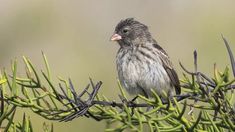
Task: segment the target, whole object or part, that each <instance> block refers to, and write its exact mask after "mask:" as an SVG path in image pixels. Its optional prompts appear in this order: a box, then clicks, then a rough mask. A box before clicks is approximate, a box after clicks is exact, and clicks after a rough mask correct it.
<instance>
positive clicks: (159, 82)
mask: <svg viewBox="0 0 235 132" xmlns="http://www.w3.org/2000/svg"><path fill="white" fill-rule="evenodd" d="M111 40H112V41H116V42H117V43H118V44H119V46H120V48H119V50H118V52H117V55H116V65H117V72H118V77H119V81H120V83H121V86H122V87H124V88H125V89H126V90H127V91H128V93H130V94H131V95H138V94H140V95H144V96H145V97H147V98H151V97H153V93H152V92H151V89H153V90H154V91H155V92H156V93H157V94H158V95H159V96H160V97H161V98H167V97H166V96H164V93H163V91H165V93H167V96H169V97H170V96H172V95H173V94H174V90H173V89H174V88H175V94H177V95H178V94H180V92H181V89H180V82H179V78H178V76H177V73H176V72H175V70H174V68H173V66H172V63H171V61H170V59H169V57H168V55H167V53H166V52H165V51H164V50H163V49H162V47H160V46H159V45H158V43H157V42H156V41H155V40H154V39H153V38H152V36H151V34H150V32H149V30H148V27H147V26H146V25H144V24H142V23H140V22H138V21H136V20H135V19H133V18H127V19H125V20H121V21H120V22H119V23H118V24H117V26H116V28H115V31H114V34H113V35H112V37H111Z"/></svg>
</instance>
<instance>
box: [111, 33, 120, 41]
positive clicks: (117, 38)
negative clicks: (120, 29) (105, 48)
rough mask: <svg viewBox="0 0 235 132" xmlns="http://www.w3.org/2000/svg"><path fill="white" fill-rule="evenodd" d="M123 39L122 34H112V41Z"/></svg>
mask: <svg viewBox="0 0 235 132" xmlns="http://www.w3.org/2000/svg"><path fill="white" fill-rule="evenodd" d="M121 39H122V36H120V35H119V34H117V33H115V34H113V35H112V37H111V39H110V40H111V41H118V40H121Z"/></svg>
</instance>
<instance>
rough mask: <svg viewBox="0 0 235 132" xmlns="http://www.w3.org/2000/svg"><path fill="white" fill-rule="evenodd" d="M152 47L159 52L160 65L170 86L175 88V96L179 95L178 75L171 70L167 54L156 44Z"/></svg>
mask: <svg viewBox="0 0 235 132" xmlns="http://www.w3.org/2000/svg"><path fill="white" fill-rule="evenodd" d="M153 47H155V48H157V49H158V51H159V56H160V59H161V60H162V64H163V67H164V69H165V70H166V72H167V74H168V76H169V78H170V80H171V83H172V85H173V86H174V87H175V91H176V94H180V92H181V89H180V81H179V78H178V75H177V73H176V71H175V70H174V68H173V65H172V63H171V61H170V59H169V56H168V55H167V53H166V52H165V51H164V50H163V49H162V47H161V46H159V45H158V44H157V43H155V44H153Z"/></svg>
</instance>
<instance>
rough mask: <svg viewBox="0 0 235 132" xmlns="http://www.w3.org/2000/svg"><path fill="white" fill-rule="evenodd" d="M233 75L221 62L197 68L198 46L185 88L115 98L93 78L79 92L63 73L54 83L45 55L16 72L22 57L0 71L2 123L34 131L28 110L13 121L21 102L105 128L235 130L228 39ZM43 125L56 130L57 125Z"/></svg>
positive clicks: (60, 118) (183, 82)
mask: <svg viewBox="0 0 235 132" xmlns="http://www.w3.org/2000/svg"><path fill="white" fill-rule="evenodd" d="M223 40H224V42H225V45H226V47H227V49H228V52H229V56H230V60H231V64H232V70H233V77H231V76H230V75H229V68H228V67H226V68H225V69H224V71H223V72H220V71H219V70H218V69H217V67H216V65H215V67H214V70H213V71H214V76H213V77H212V78H211V77H208V76H206V75H205V74H203V73H201V72H199V71H198V68H197V52H196V51H195V52H194V71H193V72H191V71H188V70H187V69H186V68H185V67H184V66H183V65H182V64H181V63H180V64H181V67H182V69H183V70H184V74H183V75H184V78H183V79H182V80H181V85H182V91H183V94H182V95H180V96H175V97H173V98H172V99H171V98H169V99H168V100H163V99H161V98H160V97H159V96H158V95H157V94H156V93H155V92H154V91H152V92H153V94H154V98H153V99H148V98H145V97H144V96H141V95H138V96H137V98H134V99H133V100H129V99H128V98H127V97H126V95H125V92H124V91H123V89H122V88H121V86H120V84H119V83H118V84H119V88H120V95H119V97H120V102H115V101H110V100H109V99H107V98H106V97H105V96H100V95H98V91H99V89H100V88H101V85H102V82H101V81H99V82H97V83H94V82H93V81H92V80H91V79H90V83H89V84H88V85H87V87H85V89H84V90H83V91H82V92H79V93H78V92H76V90H75V89H76V88H74V86H73V84H72V81H71V79H68V81H67V80H65V79H62V78H59V83H58V84H54V82H53V81H52V79H51V72H50V67H49V64H48V61H47V59H46V56H45V55H44V54H43V58H44V62H45V66H46V70H45V71H41V72H38V71H37V70H36V68H35V66H34V65H33V64H32V62H31V61H30V60H29V59H28V58H26V57H23V60H24V63H25V66H26V70H25V71H26V74H25V77H20V76H18V75H17V62H16V61H15V62H14V63H13V65H12V73H11V74H10V75H8V73H7V72H6V71H3V75H1V77H0V92H1V93H0V95H1V102H0V106H1V107H0V108H1V111H0V125H1V126H3V123H2V122H3V121H5V122H7V123H6V125H5V127H4V129H5V131H16V130H18V131H32V129H33V128H32V123H31V121H30V119H29V118H28V117H26V116H25V115H24V116H23V121H22V123H21V124H19V123H15V122H14V121H13V118H14V114H15V111H16V109H17V108H18V107H24V108H28V109H31V110H32V111H33V112H34V113H35V114H38V115H40V116H42V117H44V118H45V119H48V120H57V121H70V120H73V119H74V118H77V117H80V116H85V117H87V118H92V119H95V120H96V121H100V120H105V121H106V122H107V128H106V131H124V130H132V131H139V132H141V131H201V130H205V131H235V109H234V106H233V103H234V88H235V85H234V82H235V79H234V76H235V62H234V58H233V55H232V52H231V50H230V48H229V45H228V42H227V41H226V40H225V39H224V38H223ZM44 131H53V126H52V127H51V128H50V129H49V128H48V127H47V129H45V130H44Z"/></svg>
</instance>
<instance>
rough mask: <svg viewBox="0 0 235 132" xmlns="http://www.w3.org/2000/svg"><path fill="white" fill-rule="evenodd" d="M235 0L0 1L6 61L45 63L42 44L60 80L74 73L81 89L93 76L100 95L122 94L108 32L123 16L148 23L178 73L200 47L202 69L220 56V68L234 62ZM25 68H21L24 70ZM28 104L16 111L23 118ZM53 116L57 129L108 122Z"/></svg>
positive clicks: (2, 62) (0, 60) (38, 123)
mask: <svg viewBox="0 0 235 132" xmlns="http://www.w3.org/2000/svg"><path fill="white" fill-rule="evenodd" d="M234 5H235V1H233V0H225V1H214V0H196V1H195V0H178V1H177V0H168V1H166V0H145V1H143V0H135V1H131V0H118V1H111V0H99V1H95V0H83V1H82V0H70V1H65V0H40V1H39V0H20V1H18V0H11V1H9V0H1V1H0V19H1V20H0V67H1V68H3V67H6V69H8V70H10V62H11V60H12V59H14V58H17V59H18V60H21V59H22V55H25V56H28V57H29V58H30V59H31V60H32V62H33V63H34V64H35V65H36V66H37V68H38V69H42V68H44V67H43V61H42V56H41V51H44V53H45V54H46V55H47V57H48V59H49V63H50V66H51V68H52V73H53V76H54V82H56V81H57V79H56V77H57V76H61V77H63V78H68V77H71V78H72V80H73V82H74V84H75V86H76V88H77V89H78V90H79V89H80V90H81V89H83V88H84V87H85V86H86V84H87V83H88V82H89V80H88V78H89V77H91V78H93V79H94V80H96V81H98V80H101V81H103V82H104V84H103V87H102V89H101V90H100V94H104V95H105V96H107V97H108V98H111V99H117V98H118V96H117V95H118V88H117V73H116V67H115V55H116V52H117V50H118V48H119V47H118V45H117V44H116V43H114V42H110V41H109V38H110V36H111V35H112V33H113V31H114V27H115V25H116V24H117V23H118V22H119V21H120V20H121V19H124V18H127V17H134V18H136V19H137V20H139V21H141V22H143V23H145V24H146V25H148V26H149V28H150V31H151V33H152V35H153V36H154V37H155V38H156V40H157V41H158V42H159V44H160V45H161V46H162V47H163V48H164V49H166V51H167V52H168V54H169V55H170V57H171V59H172V61H173V63H174V65H175V67H176V69H177V72H178V74H180V75H181V73H182V69H181V68H180V67H179V64H178V62H179V61H181V62H182V63H183V64H184V65H185V66H186V67H187V68H189V69H190V68H191V69H192V68H193V61H192V53H193V51H194V50H195V49H196V50H197V51H198V54H199V55H198V57H199V69H200V70H201V71H202V72H205V73H207V74H212V71H213V64H214V63H215V62H216V63H217V65H218V67H219V69H221V70H223V69H224V67H225V66H227V65H229V60H228V56H227V53H226V49H225V46H224V45H223V41H222V39H221V33H222V34H224V36H225V37H226V38H227V39H228V40H229V42H230V43H231V48H232V50H234V52H235V46H234V45H233V44H235V15H234V14H235V8H234ZM20 67H21V69H22V70H20V71H19V72H18V74H23V73H24V71H23V65H20ZM23 110H24V109H23ZM23 110H22V111H21V112H18V116H19V119H21V117H22V115H21V114H22V112H23ZM32 120H33V126H34V128H35V129H36V131H42V124H43V122H44V121H45V120H44V119H43V118H41V117H39V116H37V115H35V114H32ZM46 122H47V123H50V122H49V121H46ZM53 123H54V126H55V131H56V132H62V131H69V132H75V131H87V132H89V131H97V132H101V131H104V128H105V122H104V121H101V122H96V121H94V120H92V119H86V118H77V119H75V120H73V121H71V122H67V123H58V122H53Z"/></svg>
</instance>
